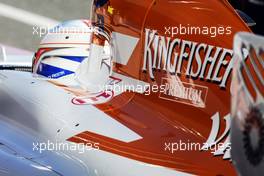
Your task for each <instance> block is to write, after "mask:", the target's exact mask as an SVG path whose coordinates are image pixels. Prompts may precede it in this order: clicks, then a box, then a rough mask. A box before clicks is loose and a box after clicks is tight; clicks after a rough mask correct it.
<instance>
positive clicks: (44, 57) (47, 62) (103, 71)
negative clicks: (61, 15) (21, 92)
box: [32, 20, 112, 92]
mask: <svg viewBox="0 0 264 176" xmlns="http://www.w3.org/2000/svg"><path fill="white" fill-rule="evenodd" d="M109 41H110V37H109V35H108V33H107V32H106V30H102V29H101V28H99V27H96V26H93V25H92V23H91V22H90V21H89V20H71V21H66V22H63V23H61V24H59V25H58V26H56V27H54V28H52V29H50V30H49V31H48V33H47V34H46V36H45V37H44V38H43V39H42V41H41V43H40V46H39V48H38V50H37V52H36V53H35V56H34V59H33V67H32V72H33V76H35V77H38V78H44V79H51V80H56V81H58V82H59V83H61V84H66V85H75V86H76V84H77V85H79V86H80V87H82V88H84V89H86V90H88V91H90V92H98V91H100V90H99V89H100V88H102V87H103V86H104V85H105V84H106V82H107V80H108V78H109V76H110V75H111V72H112V57H111V47H110V42H109Z"/></svg>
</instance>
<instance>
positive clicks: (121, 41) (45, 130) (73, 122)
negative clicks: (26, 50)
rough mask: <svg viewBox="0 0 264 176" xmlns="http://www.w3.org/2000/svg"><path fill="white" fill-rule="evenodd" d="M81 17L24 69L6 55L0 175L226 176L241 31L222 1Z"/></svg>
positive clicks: (106, 0) (124, 3)
mask: <svg viewBox="0 0 264 176" xmlns="http://www.w3.org/2000/svg"><path fill="white" fill-rule="evenodd" d="M90 17H91V18H90V19H89V20H86V19H83V20H73V21H66V22H63V23H61V24H59V25H58V26H56V27H54V28H53V29H51V30H50V31H49V33H48V34H47V35H46V36H45V37H44V38H43V40H42V41H41V43H40V45H39V48H38V49H37V51H36V52H35V54H34V56H33V60H32V65H31V64H28V62H26V64H24V65H21V64H17V63H14V62H11V63H9V64H7V62H9V57H8V55H6V54H4V57H3V58H4V59H2V62H1V71H0V129H1V133H0V175H21V176H24V175H25V176H26V175H89V176H97V175H100V176H135V175H162V176H175V175H177V176H181V175H182V176H185V175H186V176H188V175H202V176H207V175H208V176H211V175H228V176H231V175H236V174H237V173H236V170H235V168H234V167H233V165H232V162H231V155H230V151H231V143H230V141H229V139H230V126H231V115H230V106H231V103H230V99H231V92H230V85H231V74H232V71H233V67H234V63H235V60H236V59H234V58H235V57H233V56H234V52H233V38H234V36H235V34H236V33H237V32H240V31H245V32H251V30H250V28H249V26H248V25H247V21H243V19H242V18H241V16H239V13H237V11H236V10H235V9H234V8H233V7H232V6H231V4H230V3H229V2H228V1H227V0H218V1H211V0H196V1H177V0H168V1H165V0H145V1H141V0H133V1H131V0H95V1H94V2H93V5H92V9H91V15H90ZM227 17H228V18H227ZM3 51H4V50H3ZM3 53H5V52H3ZM26 61H27V60H26ZM23 69H24V70H23ZM21 70H22V71H21ZM29 70H30V71H29Z"/></svg>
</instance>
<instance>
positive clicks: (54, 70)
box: [37, 63, 74, 79]
mask: <svg viewBox="0 0 264 176" xmlns="http://www.w3.org/2000/svg"><path fill="white" fill-rule="evenodd" d="M73 73H74V72H72V71H69V70H65V69H62V68H58V67H54V66H51V65H48V64H43V63H41V64H40V65H39V67H38V70H37V74H39V75H42V76H45V77H47V78H52V79H57V78H60V77H63V76H66V75H70V74H73Z"/></svg>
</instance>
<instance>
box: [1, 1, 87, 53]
mask: <svg viewBox="0 0 264 176" xmlns="http://www.w3.org/2000/svg"><path fill="white" fill-rule="evenodd" d="M91 2H92V0H0V43H2V44H5V45H10V46H14V47H17V48H22V49H26V50H30V51H35V49H36V48H37V47H38V44H39V42H40V39H41V38H40V37H39V36H38V35H33V32H34V30H33V26H34V25H33V24H32V23H34V19H35V18H36V20H37V19H39V20H38V22H39V23H43V24H46V23H47V22H49V21H51V22H60V21H64V20H70V19H84V18H89V15H90V5H91Z"/></svg>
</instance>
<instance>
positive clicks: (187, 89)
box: [159, 78, 208, 108]
mask: <svg viewBox="0 0 264 176" xmlns="http://www.w3.org/2000/svg"><path fill="white" fill-rule="evenodd" d="M161 86H163V88H164V89H163V90H162V91H161V92H160V95H159V98H161V99H166V100H171V101H175V102H179V103H183V104H188V105H192V106H196V107H202V108H205V103H206V97H207V92H208V88H207V87H204V86H199V85H195V84H190V83H185V82H179V81H173V80H171V79H168V78H162V81H161Z"/></svg>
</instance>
